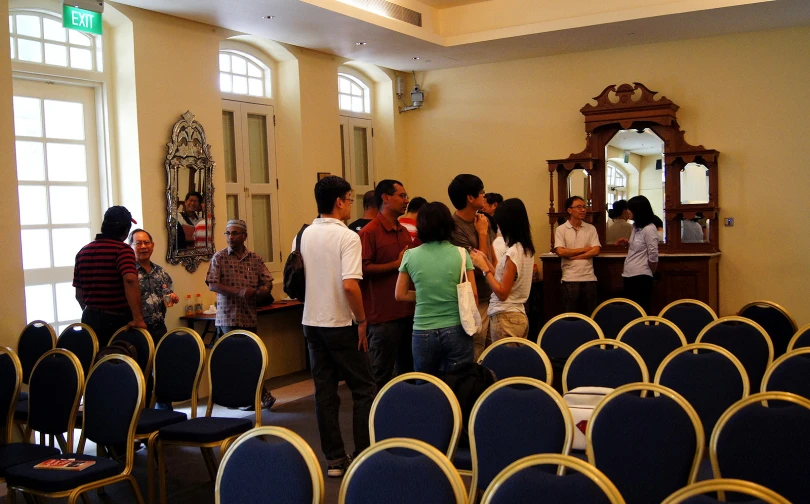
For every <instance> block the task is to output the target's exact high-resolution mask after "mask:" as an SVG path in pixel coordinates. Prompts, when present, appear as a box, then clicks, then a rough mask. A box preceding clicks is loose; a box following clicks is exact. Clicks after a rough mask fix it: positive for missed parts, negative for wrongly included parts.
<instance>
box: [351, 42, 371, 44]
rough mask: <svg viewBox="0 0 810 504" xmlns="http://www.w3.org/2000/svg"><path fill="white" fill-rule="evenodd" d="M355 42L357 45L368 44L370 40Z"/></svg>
mask: <svg viewBox="0 0 810 504" xmlns="http://www.w3.org/2000/svg"><path fill="white" fill-rule="evenodd" d="M354 44H355V45H366V44H368V42H355V43H354Z"/></svg>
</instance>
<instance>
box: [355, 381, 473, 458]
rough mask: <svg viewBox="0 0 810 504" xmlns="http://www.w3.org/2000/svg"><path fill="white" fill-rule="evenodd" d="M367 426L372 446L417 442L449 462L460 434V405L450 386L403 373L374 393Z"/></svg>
mask: <svg viewBox="0 0 810 504" xmlns="http://www.w3.org/2000/svg"><path fill="white" fill-rule="evenodd" d="M368 424H369V432H370V435H371V442H372V443H376V442H379V441H382V440H384V439H390V438H411V439H418V440H420V441H424V442H426V443H428V444H429V445H431V446H433V447H434V448H436V449H437V450H439V451H441V452H442V453H444V454H446V455H447V458H449V459H451V460H452V459H453V455H454V454H455V452H456V446H457V445H458V437H459V434H460V433H461V406H459V403H458V400H457V399H456V396H455V394H453V391H452V390H451V389H450V387H449V386H447V384H446V383H444V382H443V381H441V380H440V379H438V378H436V377H435V376H431V375H429V374H426V373H405V374H403V375H399V376H397V377H396V378H394V379H393V380H391V381H389V382H388V383H387V384H386V385H385V386H384V387H383V388H382V390H380V392H379V393H378V394H377V397H376V398H375V399H374V403H373V404H372V405H371V414H370V415H369V419H368Z"/></svg>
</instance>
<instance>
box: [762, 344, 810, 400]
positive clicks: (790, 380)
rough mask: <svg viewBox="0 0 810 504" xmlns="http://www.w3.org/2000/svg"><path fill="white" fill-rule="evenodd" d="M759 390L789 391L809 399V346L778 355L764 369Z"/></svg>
mask: <svg viewBox="0 0 810 504" xmlns="http://www.w3.org/2000/svg"><path fill="white" fill-rule="evenodd" d="M760 392H790V393H791V394H797V395H800V396H802V397H804V398H805V399H810V348H799V349H796V350H793V351H792V352H788V353H786V354H785V355H783V356H781V357H779V358H778V359H776V360H775V361H774V363H773V364H771V365H770V367H768V370H767V371H765V376H764V377H763V378H762V386H761V387H760Z"/></svg>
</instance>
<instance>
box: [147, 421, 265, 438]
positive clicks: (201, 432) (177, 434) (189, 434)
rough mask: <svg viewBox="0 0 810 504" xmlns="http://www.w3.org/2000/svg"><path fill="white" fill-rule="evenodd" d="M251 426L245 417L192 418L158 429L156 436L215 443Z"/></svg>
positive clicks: (251, 423) (247, 429) (245, 430)
mask: <svg viewBox="0 0 810 504" xmlns="http://www.w3.org/2000/svg"><path fill="white" fill-rule="evenodd" d="M252 428H253V422H252V421H251V420H249V419H247V418H219V417H203V418H192V419H191V420H186V421H185V422H180V423H176V424H174V425H169V426H168V427H163V428H162V429H160V434H159V435H158V437H159V438H160V439H162V440H164V441H180V442H191V443H215V442H217V441H222V440H223V439H225V438H228V437H231V436H236V435H238V434H242V433H243V432H247V431H249V430H250V429H252Z"/></svg>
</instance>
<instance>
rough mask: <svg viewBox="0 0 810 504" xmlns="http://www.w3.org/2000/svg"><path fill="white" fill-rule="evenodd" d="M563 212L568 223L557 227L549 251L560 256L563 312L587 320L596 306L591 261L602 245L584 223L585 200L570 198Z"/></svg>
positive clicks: (594, 233) (566, 201)
mask: <svg viewBox="0 0 810 504" xmlns="http://www.w3.org/2000/svg"><path fill="white" fill-rule="evenodd" d="M565 208H566V211H567V212H568V221H567V222H565V223H563V224H560V225H559V226H557V230H556V231H555V233H554V250H553V251H552V252H554V253H555V254H557V255H558V256H560V262H561V267H562V282H561V284H560V286H561V290H562V306H563V311H564V312H566V313H568V312H574V313H581V314H583V315H586V316H590V315H591V313H593V311H594V310H595V309H596V305H597V302H596V301H597V298H596V285H597V284H596V274H595V273H594V271H593V258H594V257H595V256H597V255H599V252H600V251H601V249H602V244H601V243H599V235H598V234H597V233H596V227H594V226H593V225H591V224H588V223H587V222H585V221H584V219H585V216H586V215H587V213H588V210H587V207H586V206H585V200H584V199H582V198H581V197H580V196H571V197H570V198H568V199H567V200H565Z"/></svg>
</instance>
